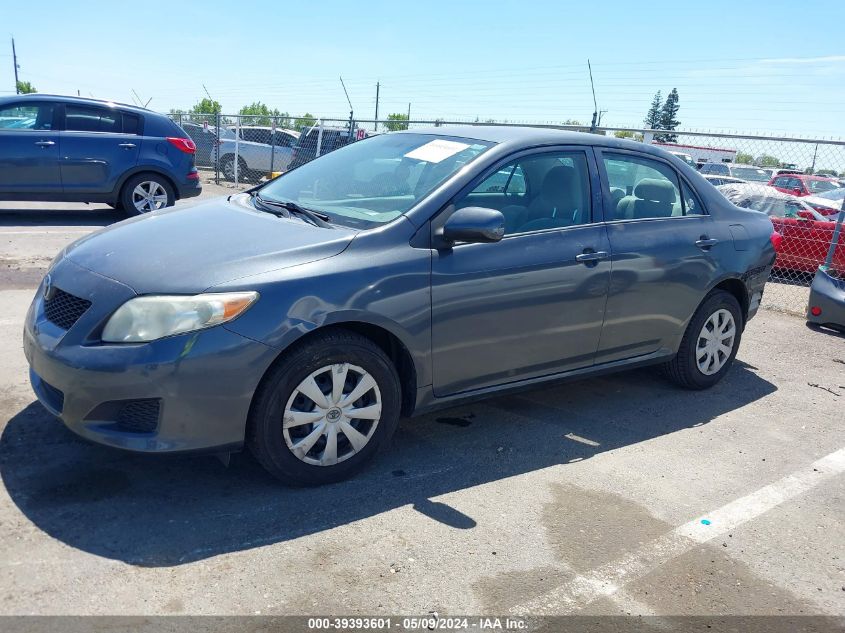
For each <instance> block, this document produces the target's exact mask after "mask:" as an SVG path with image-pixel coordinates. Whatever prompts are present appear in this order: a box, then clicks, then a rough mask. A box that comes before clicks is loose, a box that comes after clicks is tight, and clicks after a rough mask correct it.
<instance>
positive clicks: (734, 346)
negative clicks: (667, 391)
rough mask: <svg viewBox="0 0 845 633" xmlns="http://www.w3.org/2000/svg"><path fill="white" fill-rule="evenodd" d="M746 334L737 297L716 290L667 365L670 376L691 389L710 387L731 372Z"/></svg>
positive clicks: (695, 315) (666, 369) (691, 322)
mask: <svg viewBox="0 0 845 633" xmlns="http://www.w3.org/2000/svg"><path fill="white" fill-rule="evenodd" d="M741 337H742V310H741V309H740V307H739V302H737V300H736V297H734V296H733V295H732V294H730V293H729V292H726V291H724V290H714V291H713V292H711V293H710V294H709V295H707V297H705V299H704V301H702V302H701V305H700V306H699V307H698V310H696V311H695V314H694V315H693V317H692V319H691V320H690V322H689V325H688V326H687V330H686V332H685V333H684V338H683V339H682V340H681V345H680V348H679V349H678V353H677V354H676V355H675V358H673V359H672V360H671V361H669V362H668V363H666V364H665V365H664V369H665V371H666V374H667V375H668V376H669V378H670V379H671V380H672V381H673V382H675V383H677V384H678V385H680V386H682V387H685V388H687V389H707V388H708V387H712V386H713V385H715V384H716V383H717V382H719V381H720V380H721V379H722V378H724V376H725V374H727V373H728V370H729V369H730V368H731V365H732V364H733V361H734V358H735V357H736V352H737V350H738V349H739V341H740V339H741Z"/></svg>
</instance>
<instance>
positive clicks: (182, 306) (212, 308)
mask: <svg viewBox="0 0 845 633" xmlns="http://www.w3.org/2000/svg"><path fill="white" fill-rule="evenodd" d="M257 299H258V293H257V292H224V293H208V294H201V295H194V296H184V295H173V296H168V295H149V296H145V297H135V298H134V299H130V300H129V301H127V302H126V303H124V304H123V305H122V306H120V307H119V308H118V309H117V311H116V312H115V313H114V314H113V315H112V316H111V318H110V319H109V320H108V323H106V327H105V328H104V329H103V335H102V340H103V341H105V342H108V343H141V342H146V341H154V340H156V339H160V338H163V337H165V336H173V335H174V334H183V333H184V332H192V331H194V330H202V329H205V328H209V327H212V326H215V325H220V324H221V323H226V322H227V321H231V320H232V319H234V318H236V317H238V316H240V315H241V314H243V312H244V311H245V310H246V309H247V308H249V306H251V305H252V304H253V303H255V301H256V300H257Z"/></svg>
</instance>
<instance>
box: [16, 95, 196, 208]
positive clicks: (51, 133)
mask: <svg viewBox="0 0 845 633" xmlns="http://www.w3.org/2000/svg"><path fill="white" fill-rule="evenodd" d="M10 120H11V121H12V122H11V123H9V121H10ZM195 151H196V146H195V144H194V142H193V141H192V140H191V139H190V138H189V137H188V135H187V134H186V133H185V132H184V130H182V129H181V128H180V127H179V126H178V125H176V124H175V123H174V122H173V121H171V120H170V119H169V118H167V117H166V116H164V115H162V114H158V113H156V112H152V111H150V110H145V109H144V108H138V107H135V106H130V105H124V104H116V103H111V102H109V101H100V100H97V99H83V98H80V97H60V96H55V95H44V94H32V95H18V96H14V97H3V98H0V200H40V201H61V202H105V203H107V204H110V205H112V206H114V207H121V208H123V209H124V210H125V211H126V212H127V213H128V214H130V215H138V214H141V213H147V212H148V211H154V210H157V209H161V208H163V207H169V206H171V205H172V204H173V203H174V202H175V201H176V200H178V199H180V198H189V197H192V196H198V195H199V194H200V191H201V185H200V181H199V175H198V174H197V170H196V167H195V166H194V152H195Z"/></svg>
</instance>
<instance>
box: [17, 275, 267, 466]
mask: <svg viewBox="0 0 845 633" xmlns="http://www.w3.org/2000/svg"><path fill="white" fill-rule="evenodd" d="M50 277H51V284H52V285H53V286H54V287H56V288H60V289H61V290H62V291H64V292H67V293H70V294H72V295H74V296H76V297H80V298H83V299H85V300H89V301H91V306H90V308H89V309H88V310H87V311H85V312H84V313H83V314H82V316H81V317H79V319H78V320H77V321H76V322H75V323H74V324H73V325H72V326H70V327H69V328H68V329H67V330H64V329H62V328H60V327H58V326H57V325H56V324H55V323H53V322H52V321H50V320H48V319H47V317H46V315H45V310H44V307H45V303H44V286H45V284H44V282H42V284H41V286H40V287H39V289H38V291H37V293H36V296H35V298H34V300H33V302H32V305H31V306H30V309H29V313H28V314H27V318H26V322H25V326H24V335H23V344H24V353H25V354H26V358H27V361H28V362H29V365H30V381H31V383H32V387H33V390H34V391H35V394H36V396H37V397H38V399H39V400H40V401H41V403H42V404H43V405H44V406H45V407H46V408H47V409H48V410H49V411H50V412H51V413H53V414H54V415H56V416H58V417H59V418H60V419H61V420H62V421H63V422H64V424H65V425H66V426H67V427H68V428H69V429H71V430H72V431H74V432H75V433H77V434H79V435H81V436H82V437H85V438H87V439H89V440H92V441H95V442H98V443H101V444H108V445H111V446H115V447H118V448H123V449H128V450H132V451H141V452H181V451H197V450H215V449H217V450H222V449H232V448H236V447H238V446H240V445H242V443H243V440H244V432H245V428H246V420H247V415H248V412H249V406H250V402H251V400H252V395H253V393H254V391H255V389H256V387H257V386H258V383H259V382H260V380H261V377H262V376H263V375H264V372H265V371H266V369H267V368H268V367H269V366H270V364H271V363H272V362H273V360H274V358H275V357H276V355H277V353H278V351H277V350H274V349H272V348H270V347H267V346H266V345H264V344H262V343H258V342H256V341H253V340H251V339H247V338H245V337H243V336H240V335H239V334H236V333H234V332H232V331H230V330H228V329H226V328H225V327H221V326H218V327H214V328H209V329H207V330H201V331H198V332H192V333H187V334H182V335H178V336H173V337H169V338H165V339H160V340H158V341H153V342H151V343H141V344H104V343H102V342H100V341H99V340H97V334H98V332H99V330H100V329H101V328H102V326H103V325H104V324H105V321H106V320H107V319H108V317H109V316H110V314H111V313H112V312H113V311H114V310H115V309H116V308H117V307H118V306H119V305H121V304H122V303H123V302H124V301H126V300H128V299H129V298H131V297H132V296H134V293H133V292H132V291H131V289H129V288H128V287H127V286H124V285H122V284H120V283H118V282H116V281H113V280H111V279H108V278H105V277H101V276H99V275H97V274H95V273H92V272H90V271H88V270H86V269H84V268H81V267H79V266H77V265H75V264H73V263H72V262H70V261H68V260H67V259H65V260H62V261H61V262H60V263H59V264H58V265H57V266H56V267H55V268H54V269H53V270H52V271H51V273H50Z"/></svg>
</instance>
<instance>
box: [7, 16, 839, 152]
mask: <svg viewBox="0 0 845 633" xmlns="http://www.w3.org/2000/svg"><path fill="white" fill-rule="evenodd" d="M2 14H3V20H2V24H3V25H4V27H5V29H4V30H5V31H6V35H7V40H6V42H5V43H4V44H2V45H0V96H3V95H6V94H10V93H12V91H13V90H14V75H13V64H12V57H11V41H10V40H11V37H14V38H15V44H16V47H17V54H18V63H19V65H20V69H19V74H20V79H22V80H25V81H30V82H32V83H33V84H34V85H35V86H36V88H37V89H38V90H39V91H40V92H51V93H59V94H77V92H78V93H79V94H81V95H82V96H95V97H98V98H108V99H113V100H115V101H122V102H127V103H132V102H133V100H134V99H135V96H134V94H133V90H134V91H135V93H137V96H138V97H139V98H140V99H141V100H142V101H143V102H145V103H146V102H147V100H149V106H148V107H150V108H151V109H154V110H159V111H168V110H170V109H171V108H181V109H189V108H190V107H191V106H192V105H194V104H195V103H196V102H197V101H199V100H200V99H201V98H202V97H204V96H205V94H206V92H205V91H206V90H207V91H208V93H209V94H210V95H211V96H212V97H213V98H214V99H216V100H218V101H220V102H221V104H222V106H223V110H224V112H227V113H228V112H232V113H234V112H237V110H238V109H240V107H241V106H243V105H245V104H248V103H251V102H253V101H261V102H263V103H266V104H267V105H268V106H270V107H271V108H278V109H279V110H281V111H285V112H290V113H291V114H302V113H304V112H306V111H307V112H310V113H312V114H315V115H317V116H323V117H339V118H343V117H347V116H348V114H349V106H348V105H347V102H346V98H345V96H344V93H343V89H342V87H341V84H340V81H339V77H341V76H342V77H343V79H344V82H345V83H346V87H347V89H348V91H349V96H350V98H351V100H352V105H353V107H354V110H355V115H356V118H372V117H373V115H374V113H375V102H376V100H375V96H376V83H377V82H378V83H380V84H381V87H380V102H379V113H380V114H381V115H382V116H384V115H386V114H388V113H391V112H402V113H406V112H407V110H408V107H409V103H410V109H411V118H412V119H434V118H442V119H446V120H474V119H475V118H476V117H478V118H480V119H481V120H486V119H495V120H497V121H505V120H507V121H510V122H536V123H542V122H547V123H548V122H552V123H560V122H563V121H565V120H567V119H574V120H578V121H581V122H584V123H589V121H590V119H591V117H592V112H593V99H592V93H591V91H590V81H589V75H588V71H587V60H588V59H589V60H590V61H591V64H592V70H593V77H594V80H595V92H596V99H597V102H598V106H599V109H600V110H606V113H604V114H603V118H602V123H603V124H606V125H614V126H629V127H639V126H642V120H643V118H644V116H645V113H646V111H647V110H648V107H649V103H650V102H651V99H652V97H653V96H654V93H655V92H656V91H657V90H661V91H662V92H663V95H664V96H665V95H666V94H667V93H668V92H669V91H670V90H671V89H672V88H677V90H678V93H679V95H680V105H681V108H680V112H679V114H678V119H680V121H681V127H682V128H685V129H690V130H710V131H725V132H734V131H736V132H745V133H765V134H778V135H800V136H812V137H817V138H818V137H821V138H843V137H845V116H843V115H845V46H843V45H842V41H841V38H840V37H837V36H836V35H835V33H836V28H835V25H838V24H843V23H845V2H842V1H841V0H838V1H837V0H805V1H804V2H801V3H795V2H794V0H792V1H790V2H781V1H779V0H766V1H765V2H758V1H756V0H743V1H738V0H734V1H731V2H726V1H722V0H708V1H707V2H690V1H685V0H675V1H674V2H664V1H663V0H651V1H650V2H648V3H642V2H637V3H634V2H630V1H623V0H604V2H565V1H563V0H559V1H544V2H538V1H532V0H522V1H521V2H515V1H513V0H509V1H507V2H499V1H495V0H488V1H487V2H477V1H475V0H465V1H461V0H451V1H450V2H443V1H441V0H428V1H427V2H424V3H417V2H415V3H406V2H401V1H397V0H393V1H392V2H383V1H381V0H369V1H368V2H364V3H359V2H356V3H351V2H336V1H334V0H323V1H320V0H317V1H316V2H308V3H306V2H298V3H288V2H285V3H282V2H278V1H277V2H265V1H255V2H250V1H249V0H245V1H244V2H242V3H232V2H217V1H216V0H206V1H204V2H201V3H200V2H188V1H182V2H173V1H172V0H170V1H168V2H160V1H158V0H146V1H144V2H135V3H128V2H126V3H114V2H85V1H84V0H76V1H75V2H66V1H62V2H53V1H52V0H42V1H41V2H39V3H38V10H37V12H36V11H34V10H33V6H32V5H28V4H27V3H23V2H14V3H11V4H10V5H8V6H5V7H4V9H3V11H2ZM789 16H794V18H797V19H793V18H792V17H789ZM831 29H832V30H831Z"/></svg>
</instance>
